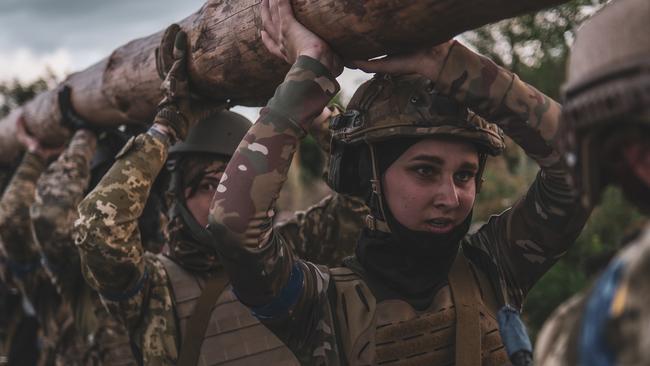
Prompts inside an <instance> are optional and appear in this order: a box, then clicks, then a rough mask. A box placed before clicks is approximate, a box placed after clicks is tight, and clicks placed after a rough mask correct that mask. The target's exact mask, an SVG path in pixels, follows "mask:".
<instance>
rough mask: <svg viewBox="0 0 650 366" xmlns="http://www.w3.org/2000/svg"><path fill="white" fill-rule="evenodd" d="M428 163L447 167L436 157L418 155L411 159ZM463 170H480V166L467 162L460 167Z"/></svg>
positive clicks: (443, 161)
mask: <svg viewBox="0 0 650 366" xmlns="http://www.w3.org/2000/svg"><path fill="white" fill-rule="evenodd" d="M418 160H419V161H427V162H430V163H433V164H436V165H445V160H444V159H442V158H440V157H438V156H435V155H416V156H414V157H413V158H411V161H418ZM460 168H461V169H468V170H478V165H477V164H474V163H469V162H465V163H462V164H461V165H460Z"/></svg>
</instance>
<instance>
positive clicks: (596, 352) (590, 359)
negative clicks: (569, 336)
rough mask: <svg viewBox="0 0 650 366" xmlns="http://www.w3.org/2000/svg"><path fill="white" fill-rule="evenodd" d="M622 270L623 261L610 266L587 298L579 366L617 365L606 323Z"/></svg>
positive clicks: (581, 331)
mask: <svg viewBox="0 0 650 366" xmlns="http://www.w3.org/2000/svg"><path fill="white" fill-rule="evenodd" d="M624 268H625V265H624V263H623V261H620V260H617V261H615V262H612V263H611V264H610V265H609V266H608V267H607V269H606V270H605V272H604V273H603V274H602V275H601V276H600V278H599V279H598V282H597V283H596V286H595V287H594V289H593V290H592V291H591V293H590V294H589V298H588V299H587V305H586V307H585V313H584V316H583V318H582V324H581V327H580V336H579V337H580V338H579V343H578V356H579V364H580V365H589V366H610V365H612V366H613V365H614V364H615V363H616V354H615V353H614V351H613V350H612V349H611V347H610V346H609V344H608V343H607V340H606V336H607V322H608V320H609V319H610V317H609V315H610V309H611V307H612V301H613V300H614V296H615V295H616V291H617V289H618V285H619V283H620V281H621V276H622V274H623V269H624Z"/></svg>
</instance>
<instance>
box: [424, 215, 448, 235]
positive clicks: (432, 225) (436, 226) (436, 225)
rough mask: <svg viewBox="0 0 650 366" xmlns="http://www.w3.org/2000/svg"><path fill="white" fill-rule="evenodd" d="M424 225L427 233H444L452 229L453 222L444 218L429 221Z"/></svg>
mask: <svg viewBox="0 0 650 366" xmlns="http://www.w3.org/2000/svg"><path fill="white" fill-rule="evenodd" d="M426 223H427V227H428V228H429V231H430V232H433V233H446V232H449V231H450V230H451V229H453V228H454V222H453V221H452V220H451V219H446V218H438V219H431V220H427V221H426Z"/></svg>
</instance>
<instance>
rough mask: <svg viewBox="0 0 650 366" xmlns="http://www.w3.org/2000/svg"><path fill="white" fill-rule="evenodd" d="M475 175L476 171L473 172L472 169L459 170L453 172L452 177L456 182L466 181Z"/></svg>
mask: <svg viewBox="0 0 650 366" xmlns="http://www.w3.org/2000/svg"><path fill="white" fill-rule="evenodd" d="M475 176H476V173H474V172H472V171H460V172H458V173H456V174H454V179H455V180H456V182H458V183H467V182H469V181H471V180H473V179H474V177H475Z"/></svg>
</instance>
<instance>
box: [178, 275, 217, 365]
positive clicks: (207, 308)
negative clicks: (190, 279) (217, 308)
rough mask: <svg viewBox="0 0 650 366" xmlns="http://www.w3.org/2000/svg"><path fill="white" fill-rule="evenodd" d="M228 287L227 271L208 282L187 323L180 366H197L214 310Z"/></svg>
mask: <svg viewBox="0 0 650 366" xmlns="http://www.w3.org/2000/svg"><path fill="white" fill-rule="evenodd" d="M227 285H228V276H227V275H226V273H225V271H220V272H219V274H218V275H216V276H215V277H212V278H210V279H208V280H207V282H206V283H205V287H204V288H203V292H201V297H199V300H198V302H197V303H196V307H195V308H194V312H193V313H192V316H191V317H190V319H189V320H188V321H187V326H186V328H185V336H184V337H183V343H182V344H181V350H180V353H179V356H178V365H179V366H196V365H197V363H198V361H199V356H200V355H201V345H202V344H203V339H204V338H205V330H206V329H207V328H208V324H210V318H211V315H212V308H213V307H214V304H215V303H216V302H217V299H218V298H219V295H221V293H222V292H223V290H224V289H225V288H226V286H227Z"/></svg>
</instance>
